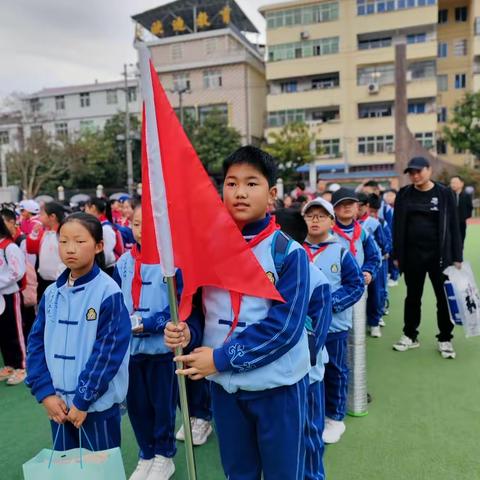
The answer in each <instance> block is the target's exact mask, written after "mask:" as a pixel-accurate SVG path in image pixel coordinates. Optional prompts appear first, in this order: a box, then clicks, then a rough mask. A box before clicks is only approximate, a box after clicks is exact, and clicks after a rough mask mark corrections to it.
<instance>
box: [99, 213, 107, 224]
mask: <svg viewBox="0 0 480 480" xmlns="http://www.w3.org/2000/svg"><path fill="white" fill-rule="evenodd" d="M98 219H99V220H100V223H101V224H102V225H103V224H104V223H105V222H109V223H110V221H109V220H108V218H107V217H106V216H105V215H100V217H99V218H98Z"/></svg>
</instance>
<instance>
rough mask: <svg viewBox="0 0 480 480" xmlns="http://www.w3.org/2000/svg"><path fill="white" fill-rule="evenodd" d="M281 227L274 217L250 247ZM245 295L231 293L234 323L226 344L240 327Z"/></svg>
mask: <svg viewBox="0 0 480 480" xmlns="http://www.w3.org/2000/svg"><path fill="white" fill-rule="evenodd" d="M279 228H280V227H279V226H278V225H277V223H276V221H275V217H274V216H273V215H272V217H271V218H270V222H269V224H268V225H267V226H266V228H264V229H263V230H262V231H261V232H260V233H259V234H258V235H256V236H255V237H253V238H252V239H251V240H250V241H249V242H248V246H249V247H250V248H253V247H255V246H257V245H258V244H259V243H260V242H262V241H263V240H265V239H266V238H268V237H269V236H270V235H271V234H272V233H273V232H275V230H278V229H279ZM242 297H243V293H240V292H232V291H231V292H230V301H231V303H232V310H233V322H232V326H231V327H230V331H229V332H228V335H227V337H226V338H225V342H226V341H227V340H228V339H229V338H230V337H231V336H232V333H233V332H234V330H235V329H236V328H237V325H238V317H239V316H240V306H241V303H242Z"/></svg>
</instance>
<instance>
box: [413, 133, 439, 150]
mask: <svg viewBox="0 0 480 480" xmlns="http://www.w3.org/2000/svg"><path fill="white" fill-rule="evenodd" d="M415 139H416V140H417V141H418V142H419V143H421V144H422V145H423V147H424V148H426V149H427V150H430V149H431V148H433V146H434V145H435V143H434V140H435V138H434V134H433V132H426V133H416V134H415Z"/></svg>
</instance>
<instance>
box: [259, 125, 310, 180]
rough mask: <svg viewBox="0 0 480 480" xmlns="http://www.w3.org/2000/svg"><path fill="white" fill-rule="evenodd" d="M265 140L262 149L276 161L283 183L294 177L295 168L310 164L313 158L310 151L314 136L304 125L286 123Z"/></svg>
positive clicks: (295, 173)
mask: <svg viewBox="0 0 480 480" xmlns="http://www.w3.org/2000/svg"><path fill="white" fill-rule="evenodd" d="M267 140H268V143H267V144H265V145H264V148H265V150H266V151H267V152H268V153H270V155H272V156H273V157H274V158H275V159H276V160H277V162H278V167H279V170H280V175H281V177H282V178H283V181H284V182H285V181H289V180H292V179H293V178H294V177H296V176H297V175H298V173H297V168H298V167H301V166H302V165H305V164H307V163H310V162H311V161H312V160H313V158H314V155H313V153H312V151H311V144H312V142H313V141H314V136H313V135H312V134H311V133H310V131H309V127H308V125H307V124H305V123H302V122H294V123H288V124H287V125H285V126H284V127H283V128H282V129H281V130H280V132H272V133H270V134H269V136H268V139H267Z"/></svg>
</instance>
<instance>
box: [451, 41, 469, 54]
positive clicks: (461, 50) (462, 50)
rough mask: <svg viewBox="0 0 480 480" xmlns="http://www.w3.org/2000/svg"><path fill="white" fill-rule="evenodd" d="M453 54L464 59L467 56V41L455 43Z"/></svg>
mask: <svg viewBox="0 0 480 480" xmlns="http://www.w3.org/2000/svg"><path fill="white" fill-rule="evenodd" d="M453 54H454V55H455V56H456V57H464V56H465V55H466V54H467V40H457V41H455V42H454V43H453Z"/></svg>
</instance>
